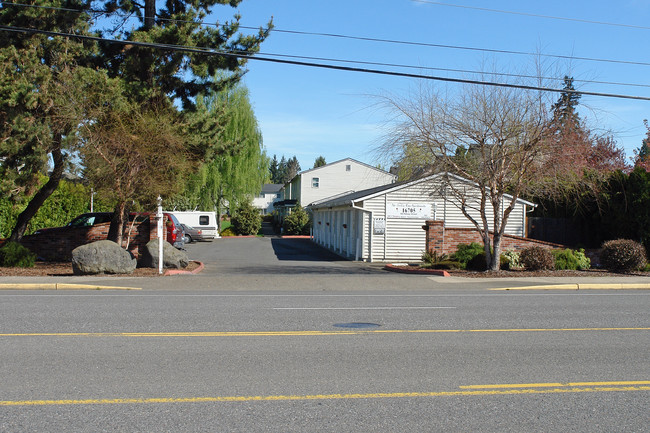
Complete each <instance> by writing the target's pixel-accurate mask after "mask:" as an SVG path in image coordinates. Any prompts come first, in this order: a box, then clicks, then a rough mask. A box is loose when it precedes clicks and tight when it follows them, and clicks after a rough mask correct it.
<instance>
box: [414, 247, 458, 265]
mask: <svg viewBox="0 0 650 433" xmlns="http://www.w3.org/2000/svg"><path fill="white" fill-rule="evenodd" d="M422 261H423V262H424V264H423V265H422V267H423V268H429V269H461V267H462V265H461V263H460V262H458V261H456V260H450V259H449V256H448V255H447V254H440V255H438V253H437V252H435V251H434V252H429V251H425V252H423V253H422Z"/></svg>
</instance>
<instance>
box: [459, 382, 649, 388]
mask: <svg viewBox="0 0 650 433" xmlns="http://www.w3.org/2000/svg"><path fill="white" fill-rule="evenodd" d="M634 385H650V380H637V381H615V382H568V383H516V384H498V385H466V386H461V387H459V388H461V389H510V388H553V387H555V388H557V387H585V386H587V387H588V386H634Z"/></svg>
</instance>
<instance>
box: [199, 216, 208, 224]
mask: <svg viewBox="0 0 650 433" xmlns="http://www.w3.org/2000/svg"><path fill="white" fill-rule="evenodd" d="M208 224H210V217H209V216H207V215H201V216H199V225H200V226H207V225H208Z"/></svg>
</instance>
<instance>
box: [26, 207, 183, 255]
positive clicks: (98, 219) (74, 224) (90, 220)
mask: <svg viewBox="0 0 650 433" xmlns="http://www.w3.org/2000/svg"><path fill="white" fill-rule="evenodd" d="M143 215H144V216H148V215H149V214H147V213H131V214H130V215H129V220H130V221H132V220H133V218H134V217H138V216H143ZM163 215H165V216H166V217H167V218H168V220H167V241H168V242H169V243H170V244H172V245H173V246H174V247H176V248H183V246H184V245H185V241H184V237H185V234H184V233H183V228H182V227H181V223H180V222H179V221H178V219H176V217H175V216H174V215H173V214H170V213H167V212H163ZM112 218H113V213H112V212H88V213H84V214H81V215H79V216H78V217H76V218H75V219H73V220H72V221H70V222H69V223H68V224H67V225H65V226H64V227H54V228H44V229H40V230H37V231H36V232H35V233H34V234H40V233H45V232H51V231H53V230H56V231H62V230H69V229H70V228H80V227H92V226H95V225H98V224H104V223H110V222H111V219H112Z"/></svg>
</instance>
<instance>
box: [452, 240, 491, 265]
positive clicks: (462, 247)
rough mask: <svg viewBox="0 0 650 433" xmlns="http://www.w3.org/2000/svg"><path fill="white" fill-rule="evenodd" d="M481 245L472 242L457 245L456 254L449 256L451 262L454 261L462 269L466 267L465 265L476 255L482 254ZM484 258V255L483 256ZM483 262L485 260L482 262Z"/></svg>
mask: <svg viewBox="0 0 650 433" xmlns="http://www.w3.org/2000/svg"><path fill="white" fill-rule="evenodd" d="M483 251H484V249H483V245H481V244H479V243H477V242H472V243H471V244H458V246H457V249H456V252H455V253H454V254H452V255H451V258H452V259H453V260H456V261H458V262H460V263H461V266H462V267H463V268H466V267H467V264H468V263H469V262H470V261H471V260H472V259H473V258H474V257H476V256H477V255H479V254H481V253H483ZM483 257H484V258H485V254H483ZM483 261H485V259H484V260H483Z"/></svg>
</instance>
